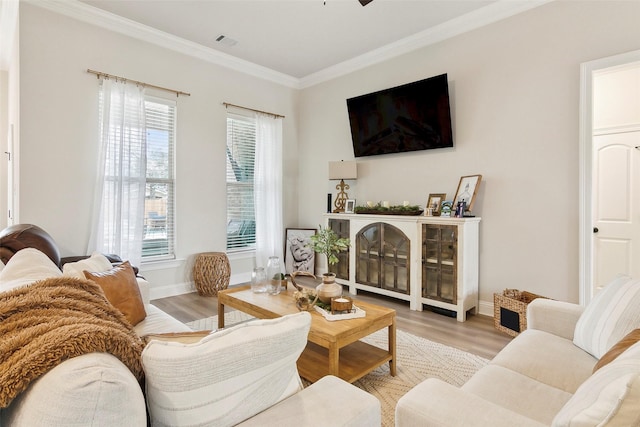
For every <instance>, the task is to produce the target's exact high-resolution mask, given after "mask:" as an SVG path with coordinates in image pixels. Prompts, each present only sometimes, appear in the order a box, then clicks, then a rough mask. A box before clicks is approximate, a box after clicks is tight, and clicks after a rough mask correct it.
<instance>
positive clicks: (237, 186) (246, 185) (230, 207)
mask: <svg viewBox="0 0 640 427" xmlns="http://www.w3.org/2000/svg"><path fill="white" fill-rule="evenodd" d="M255 148H256V123H255V120H254V119H252V118H248V117H243V116H239V115H234V114H229V115H228V116H227V147H226V151H227V153H226V158H227V249H228V250H242V249H254V247H255V243H256V221H255V209H254V202H253V171H254V160H255Z"/></svg>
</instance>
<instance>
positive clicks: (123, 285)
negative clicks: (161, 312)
mask: <svg viewBox="0 0 640 427" xmlns="http://www.w3.org/2000/svg"><path fill="white" fill-rule="evenodd" d="M84 276H85V277H86V278H87V279H89V280H93V281H94V282H96V283H97V284H98V285H100V287H101V288H102V290H103V291H104V294H105V296H106V297H107V300H108V301H109V302H110V303H111V304H112V305H113V306H114V307H115V308H117V309H118V310H120V312H121V313H122V314H124V316H125V317H126V318H127V320H128V321H129V323H131V324H132V325H134V326H135V325H137V324H138V323H140V322H141V321H143V320H144V318H145V317H147V312H146V311H145V310H144V303H143V302H142V296H141V295H140V288H139V287H138V282H137V280H136V275H135V273H134V272H133V268H132V267H131V264H129V261H125V262H123V263H122V264H120V265H118V266H116V267H114V268H112V269H111V270H107V271H103V272H100V273H92V272H90V271H86V270H85V271H84Z"/></svg>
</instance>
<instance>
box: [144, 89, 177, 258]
mask: <svg viewBox="0 0 640 427" xmlns="http://www.w3.org/2000/svg"><path fill="white" fill-rule="evenodd" d="M145 120H146V132H147V172H146V192H145V215H144V221H145V227H144V237H143V241H142V257H143V259H146V260H149V259H152V258H169V257H173V256H174V242H175V227H174V225H175V194H174V190H175V176H174V164H175V162H174V154H175V131H176V103H175V102H174V101H170V100H165V99H161V98H153V97H146V98H145Z"/></svg>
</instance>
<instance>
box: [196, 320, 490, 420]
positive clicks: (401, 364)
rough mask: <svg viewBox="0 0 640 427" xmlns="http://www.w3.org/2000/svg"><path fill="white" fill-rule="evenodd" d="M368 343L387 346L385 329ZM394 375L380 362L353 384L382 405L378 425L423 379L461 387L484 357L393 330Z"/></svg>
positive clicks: (202, 325)
mask: <svg viewBox="0 0 640 427" xmlns="http://www.w3.org/2000/svg"><path fill="white" fill-rule="evenodd" d="M224 319H225V320H224V321H225V327H228V326H231V325H234V324H236V323H239V322H245V321H247V320H250V319H251V317H250V316H248V315H247V314H245V313H242V312H240V311H231V312H228V313H225V317H224ZM187 325H188V326H189V327H190V328H192V329H194V330H203V329H216V328H217V326H218V317H217V316H213V317H209V318H206V319H200V320H196V321H194V322H190V323H187ZM362 341H365V342H367V343H369V344H371V345H375V346H377V347H380V348H385V349H386V348H388V347H387V342H388V341H387V330H386V328H385V329H383V330H380V331H378V332H375V333H373V334H371V335H369V336H368V337H366V338H364V339H363V340H362ZM396 353H397V359H398V360H397V364H396V367H397V375H396V376H395V377H392V376H391V375H390V374H389V365H388V364H384V365H383V366H381V367H379V368H378V369H376V370H374V371H373V372H371V373H369V374H367V375H366V376H364V377H363V378H361V379H360V380H358V381H356V382H355V383H354V385H356V386H357V387H359V388H361V389H362V390H365V391H366V392H368V393H370V394H372V395H374V396H376V397H377V398H378V400H380V404H381V406H382V425H383V426H384V427H392V426H394V425H395V421H394V415H395V408H396V403H397V402H398V400H399V399H400V398H401V397H402V396H403V395H404V394H405V393H407V392H408V391H409V390H411V388H413V387H414V386H415V385H417V384H419V383H420V382H422V381H423V380H425V379H427V378H440V379H441V380H443V381H446V382H447V383H449V384H452V385H455V386H461V385H462V384H464V383H465V382H466V381H467V380H468V379H469V378H471V376H472V375H473V374H474V373H475V372H476V371H477V370H478V369H480V368H481V367H483V366H484V365H486V364H487V363H488V360H487V359H484V358H482V357H480V356H476V355H473V354H471V353H467V352H464V351H462V350H458V349H456V348H452V347H448V346H446V345H442V344H439V343H435V342H432V341H429V340H427V339H424V338H421V337H417V336H415V335H411V334H409V333H407V332H404V331H401V330H397V331H396Z"/></svg>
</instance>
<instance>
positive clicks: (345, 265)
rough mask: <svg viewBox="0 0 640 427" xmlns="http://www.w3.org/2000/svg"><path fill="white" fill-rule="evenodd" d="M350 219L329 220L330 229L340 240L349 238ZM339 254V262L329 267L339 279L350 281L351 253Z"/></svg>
mask: <svg viewBox="0 0 640 427" xmlns="http://www.w3.org/2000/svg"><path fill="white" fill-rule="evenodd" d="M349 224H350V223H349V220H348V219H329V228H330V229H331V230H333V232H334V233H336V234H337V235H338V238H346V239H348V238H349ZM350 250H351V249H350V248H348V249H347V250H346V251H343V252H338V255H337V257H338V262H337V263H336V264H333V265H330V266H329V271H330V272H331V273H335V275H336V277H337V278H338V279H344V280H349V251H350Z"/></svg>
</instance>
